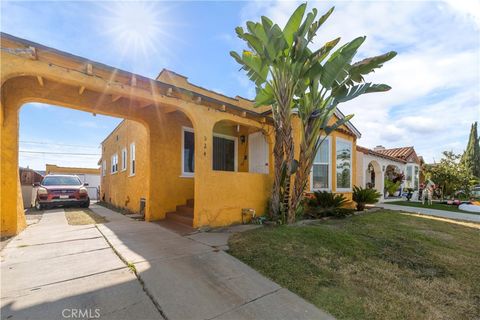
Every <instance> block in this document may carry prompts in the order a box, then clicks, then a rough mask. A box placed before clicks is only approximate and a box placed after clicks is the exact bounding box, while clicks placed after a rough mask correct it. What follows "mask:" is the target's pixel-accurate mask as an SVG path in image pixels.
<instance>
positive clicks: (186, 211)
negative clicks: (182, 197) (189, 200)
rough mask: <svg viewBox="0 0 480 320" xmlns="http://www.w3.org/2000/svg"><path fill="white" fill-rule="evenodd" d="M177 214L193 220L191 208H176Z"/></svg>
mask: <svg viewBox="0 0 480 320" xmlns="http://www.w3.org/2000/svg"><path fill="white" fill-rule="evenodd" d="M176 212H177V213H179V214H181V215H184V216H187V217H190V218H193V208H192V207H187V206H183V205H182V206H177V210H176Z"/></svg>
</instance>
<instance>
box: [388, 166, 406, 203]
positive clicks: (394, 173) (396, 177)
mask: <svg viewBox="0 0 480 320" xmlns="http://www.w3.org/2000/svg"><path fill="white" fill-rule="evenodd" d="M403 180H404V175H403V171H402V170H401V169H400V168H399V167H398V166H396V165H393V164H389V165H387V166H386V167H385V181H384V185H385V190H384V191H385V196H386V197H390V198H392V197H399V196H400V194H401V187H402V182H403Z"/></svg>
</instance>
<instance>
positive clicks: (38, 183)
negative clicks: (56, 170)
mask: <svg viewBox="0 0 480 320" xmlns="http://www.w3.org/2000/svg"><path fill="white" fill-rule="evenodd" d="M32 186H34V187H40V182H35V183H34V184H32Z"/></svg>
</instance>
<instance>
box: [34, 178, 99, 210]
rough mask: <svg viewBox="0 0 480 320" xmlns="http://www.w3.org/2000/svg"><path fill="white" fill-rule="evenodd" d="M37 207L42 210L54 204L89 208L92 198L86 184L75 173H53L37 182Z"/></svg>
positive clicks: (35, 185)
mask: <svg viewBox="0 0 480 320" xmlns="http://www.w3.org/2000/svg"><path fill="white" fill-rule="evenodd" d="M33 186H34V187H36V188H35V189H36V194H37V196H36V199H35V208H37V209H38V210H42V209H45V208H48V207H54V206H70V205H76V206H81V207H84V208H88V206H89V205H90V198H89V197H88V191H87V188H85V187H86V186H88V183H82V181H81V180H80V178H79V177H78V176H75V175H57V174H51V175H47V176H45V177H44V178H43V180H42V182H40V183H35V184H34V185H33Z"/></svg>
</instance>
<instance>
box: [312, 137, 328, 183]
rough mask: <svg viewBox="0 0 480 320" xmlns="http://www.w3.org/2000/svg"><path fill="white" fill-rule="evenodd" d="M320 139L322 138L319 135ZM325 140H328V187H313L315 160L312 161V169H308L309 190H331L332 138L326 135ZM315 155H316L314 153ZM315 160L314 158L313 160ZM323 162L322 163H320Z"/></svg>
mask: <svg viewBox="0 0 480 320" xmlns="http://www.w3.org/2000/svg"><path fill="white" fill-rule="evenodd" d="M320 139H323V137H321V138H320ZM325 141H328V188H314V187H313V165H314V164H315V162H313V163H312V170H310V191H312V192H313V191H331V190H332V139H331V137H327V138H326V139H325ZM315 156H316V155H315ZM313 161H315V159H314V160H313ZM322 164H324V163H322Z"/></svg>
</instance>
